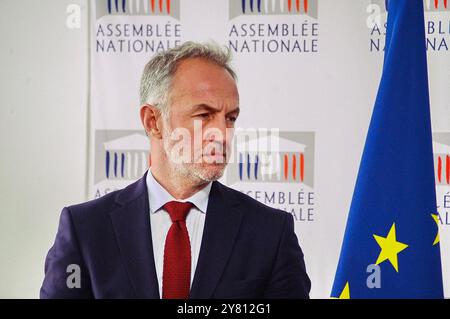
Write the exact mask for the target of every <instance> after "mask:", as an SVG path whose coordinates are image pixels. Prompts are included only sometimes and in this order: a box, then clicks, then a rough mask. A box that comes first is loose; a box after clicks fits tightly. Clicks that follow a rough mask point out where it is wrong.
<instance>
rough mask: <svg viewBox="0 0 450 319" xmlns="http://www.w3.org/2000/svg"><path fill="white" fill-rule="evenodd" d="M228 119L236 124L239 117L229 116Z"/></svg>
mask: <svg viewBox="0 0 450 319" xmlns="http://www.w3.org/2000/svg"><path fill="white" fill-rule="evenodd" d="M227 119H228V120H229V121H231V122H236V120H237V117H236V116H228V117H227Z"/></svg>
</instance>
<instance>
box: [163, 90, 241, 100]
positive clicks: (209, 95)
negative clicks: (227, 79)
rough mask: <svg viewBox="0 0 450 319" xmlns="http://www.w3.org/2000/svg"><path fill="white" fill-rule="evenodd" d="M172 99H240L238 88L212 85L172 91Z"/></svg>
mask: <svg viewBox="0 0 450 319" xmlns="http://www.w3.org/2000/svg"><path fill="white" fill-rule="evenodd" d="M172 93H173V94H172V99H183V98H188V99H195V98H199V99H205V98H206V99H226V100H238V99H239V94H238V92H237V89H229V88H211V87H203V88H202V87H198V88H196V89H189V88H185V89H180V90H174V91H173V92H172Z"/></svg>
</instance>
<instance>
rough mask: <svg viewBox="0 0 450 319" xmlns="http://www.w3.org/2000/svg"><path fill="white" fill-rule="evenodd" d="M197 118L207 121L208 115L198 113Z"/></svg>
mask: <svg viewBox="0 0 450 319" xmlns="http://www.w3.org/2000/svg"><path fill="white" fill-rule="evenodd" d="M197 117H201V118H203V119H207V118H208V117H209V113H200V114H197Z"/></svg>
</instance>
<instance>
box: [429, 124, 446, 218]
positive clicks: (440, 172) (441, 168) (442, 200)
mask: <svg viewBox="0 0 450 319" xmlns="http://www.w3.org/2000/svg"><path fill="white" fill-rule="evenodd" d="M433 153H434V154H433V160H434V176H435V182H436V200H437V206H438V207H437V209H438V212H439V221H440V224H441V225H443V226H448V225H450V133H449V132H435V133H433Z"/></svg>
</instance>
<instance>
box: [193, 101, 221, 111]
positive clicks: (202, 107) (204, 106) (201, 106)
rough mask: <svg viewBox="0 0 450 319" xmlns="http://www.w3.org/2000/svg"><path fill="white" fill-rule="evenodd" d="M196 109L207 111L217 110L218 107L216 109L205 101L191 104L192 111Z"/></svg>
mask: <svg viewBox="0 0 450 319" xmlns="http://www.w3.org/2000/svg"><path fill="white" fill-rule="evenodd" d="M198 110H207V111H209V112H219V109H216V108H214V107H212V106H211V105H208V104H205V103H202V104H197V105H194V106H193V108H192V111H193V112H196V111H198Z"/></svg>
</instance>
